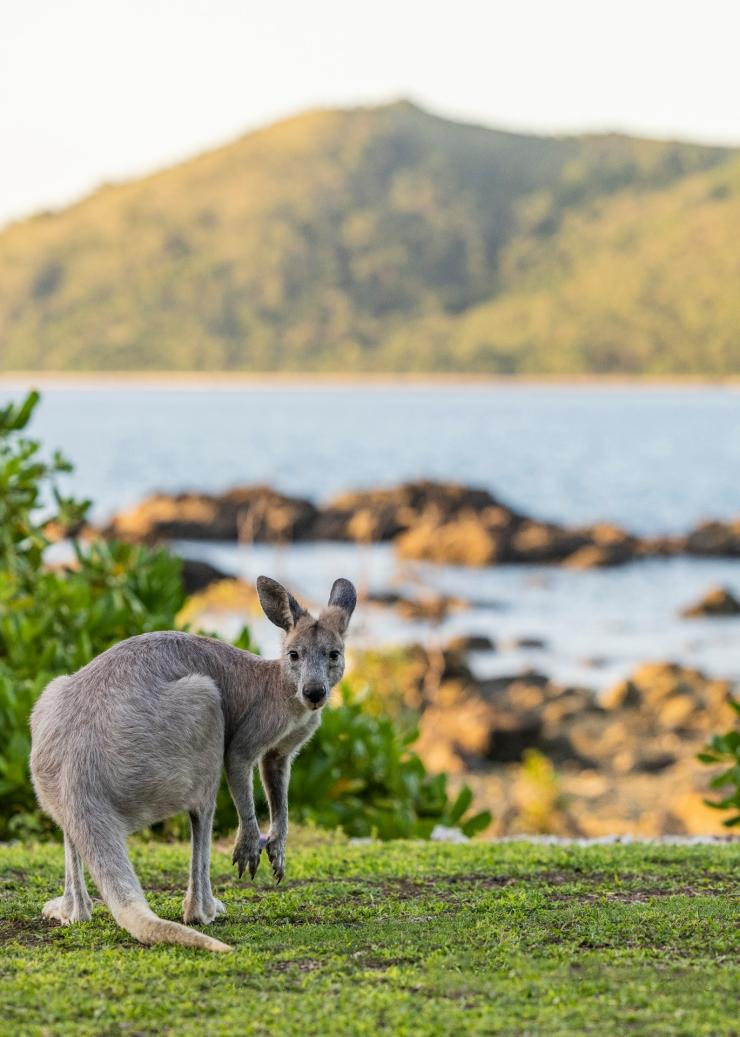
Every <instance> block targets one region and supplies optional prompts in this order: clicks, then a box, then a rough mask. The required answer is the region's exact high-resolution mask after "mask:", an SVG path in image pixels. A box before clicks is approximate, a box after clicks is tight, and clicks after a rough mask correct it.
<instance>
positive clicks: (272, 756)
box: [260, 752, 290, 832]
mask: <svg viewBox="0 0 740 1037" xmlns="http://www.w3.org/2000/svg"><path fill="white" fill-rule="evenodd" d="M260 775H261V776H262V784H263V786H264V789H265V795H266V796H267V802H268V805H269V807H270V829H271V830H272V831H273V832H278V831H279V832H285V831H287V828H288V785H289V783H290V756H280V755H278V754H277V753H274V752H268V753H265V755H264V756H263V757H262V759H261V760H260Z"/></svg>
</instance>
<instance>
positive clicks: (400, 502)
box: [312, 480, 519, 542]
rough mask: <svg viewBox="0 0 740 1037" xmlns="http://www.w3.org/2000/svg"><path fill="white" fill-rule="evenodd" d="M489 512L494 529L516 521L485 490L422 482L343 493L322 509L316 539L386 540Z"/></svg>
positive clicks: (316, 529)
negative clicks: (462, 516) (466, 516)
mask: <svg viewBox="0 0 740 1037" xmlns="http://www.w3.org/2000/svg"><path fill="white" fill-rule="evenodd" d="M483 512H485V513H486V515H487V520H488V524H489V525H491V526H492V527H495V526H496V525H497V524H499V525H504V526H505V525H508V523H509V522H511V521H512V520H514V519H518V518H519V516H516V515H515V513H514V512H513V511H511V509H509V508H507V507H505V506H504V505H502V504H500V503H499V501H497V500H496V499H495V498H494V497H493V496H492V495H491V494H490V493H489V492H488V491H487V490H479V489H475V488H474V487H469V486H462V485H460V484H458V483H443V482H433V481H431V480H419V481H417V482H408V483H402V484H401V485H399V486H394V487H391V488H389V489H379V490H360V491H355V492H351V493H345V494H342V495H341V496H340V497H337V498H335V499H334V500H332V501H330V502H329V504H327V505H326V507H324V508H322V509H321V512H320V514H319V515H318V517H317V521H316V523H315V525H314V529H313V534H312V535H313V537H314V539H319V540H360V541H374V542H380V541H387V540H393V539H395V537H397V536H399V535H400V534H402V533H404V532H405V531H407V530H409V529H411V528H413V527H415V526H418V525H420V524H431V525H433V526H440V525H443V524H445V523H446V522H448V521H450V520H453V519H455V518H457V517H458V516H459V515H461V514H462V513H471V514H473V515H477V514H481V513H483Z"/></svg>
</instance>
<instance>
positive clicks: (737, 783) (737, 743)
mask: <svg viewBox="0 0 740 1037" xmlns="http://www.w3.org/2000/svg"><path fill="white" fill-rule="evenodd" d="M730 705H731V706H732V708H733V709H734V711H735V713H737V715H738V716H740V701H738V700H737V699H732V700H731V701H730ZM698 759H699V760H701V762H702V763H706V764H711V765H713V766H717V765H718V764H719V765H721V766H723V767H724V770H723V771H722V772H721V773H720V774H718V775H717V776H716V777H715V778H712V780H711V781H710V783H709V784H710V785H711V786H712V788H713V789H727V788H728V787H729V788H730V789H731V791H730V792H728V793H727V795H723V797H722V799H720V800H719V801H715V800H709V799H708V800H706V804H707V806H710V807H714V809H715V810H731V811H733V813H732V814H731V816H730V817H728V818H727V820H726V821H724V822H723V824H725V825H727V827H728V828H732V827H734V826H736V825H740V724H737V725H736V726H735V728H734V730H731V731H728V732H727V733H726V734H723V735H715V736H714V738H712V740H711V741H710V743H709V745H708V746H707V747H706V748H705V749H704V751H703V752H701V753H699V755H698Z"/></svg>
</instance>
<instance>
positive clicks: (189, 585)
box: [181, 558, 231, 594]
mask: <svg viewBox="0 0 740 1037" xmlns="http://www.w3.org/2000/svg"><path fill="white" fill-rule="evenodd" d="M181 562H182V582H183V584H184V585H185V593H186V594H197V592H198V591H202V590H205V589H206V587H210V585H211V584H212V583H218V582H219V581H220V580H228V579H230V578H231V577H230V575H229V574H228V573H225V572H222V571H221V570H220V569H217V568H216V566H215V565H211V563H210V562H204V561H202V560H201V559H198V558H182V559H181Z"/></svg>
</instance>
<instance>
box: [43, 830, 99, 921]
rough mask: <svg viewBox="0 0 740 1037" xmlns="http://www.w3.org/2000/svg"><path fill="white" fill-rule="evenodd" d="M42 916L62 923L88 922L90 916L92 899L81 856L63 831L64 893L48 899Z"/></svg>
mask: <svg viewBox="0 0 740 1037" xmlns="http://www.w3.org/2000/svg"><path fill="white" fill-rule="evenodd" d="M42 914H43V916H44V918H54V919H56V920H57V921H58V922H61V923H62V925H70V924H71V923H72V922H88V921H89V920H90V919H91V918H92V900H91V899H90V895H89V894H88V892H87V886H86V885H85V873H84V871H83V868H82V858H81V857H80V855H79V853H78V852H77V849H76V847H75V845H74V843H73V842H72V840H71V839H70V837H69V836H68V835H67V833H66V832H65V833H64V893H63V894H62V895H61V896H60V897H55V898H54V899H53V900H48V901H47V902H46V904H44V908H43V911H42Z"/></svg>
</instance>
